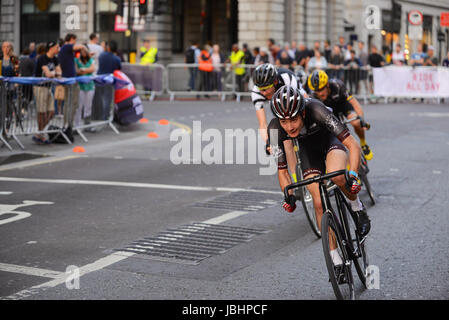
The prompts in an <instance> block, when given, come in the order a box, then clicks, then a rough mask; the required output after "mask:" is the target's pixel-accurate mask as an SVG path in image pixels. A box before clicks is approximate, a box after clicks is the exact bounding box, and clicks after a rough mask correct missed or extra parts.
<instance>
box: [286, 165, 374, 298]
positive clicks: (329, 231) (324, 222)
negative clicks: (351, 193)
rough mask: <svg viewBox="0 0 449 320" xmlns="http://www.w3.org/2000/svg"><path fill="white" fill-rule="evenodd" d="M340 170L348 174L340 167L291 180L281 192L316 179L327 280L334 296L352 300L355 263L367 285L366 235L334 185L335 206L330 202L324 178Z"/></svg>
mask: <svg viewBox="0 0 449 320" xmlns="http://www.w3.org/2000/svg"><path fill="white" fill-rule="evenodd" d="M342 174H345V175H347V170H339V171H335V172H331V173H328V174H324V175H318V176H314V177H313V178H309V179H306V180H301V181H299V182H296V183H292V184H290V185H288V186H287V187H285V189H284V196H285V199H287V198H288V196H289V190H292V189H296V188H303V187H305V186H306V185H309V184H311V183H318V185H319V190H320V198H321V203H322V207H323V216H322V219H321V240H322V245H323V253H324V258H325V261H326V267H327V271H328V273H329V280H330V282H331V284H332V288H333V290H334V293H335V296H336V297H337V299H339V300H343V299H344V300H355V289H354V278H353V273H352V265H353V264H354V266H355V269H356V271H357V274H358V276H359V278H360V281H361V282H362V283H363V285H364V286H365V288H366V287H367V275H368V267H369V261H368V255H367V250H366V236H364V237H362V236H361V235H360V234H359V232H358V230H357V225H358V224H357V221H358V217H357V214H356V213H355V212H354V211H353V210H352V209H351V206H350V205H348V203H347V201H346V199H345V197H344V195H343V193H342V191H341V190H340V188H334V189H333V193H334V196H335V203H336V205H335V208H336V210H334V208H333V207H332V205H331V201H330V193H329V191H328V188H327V182H328V180H330V179H331V178H333V177H337V176H339V175H342ZM348 213H349V214H348ZM331 239H332V240H333V241H334V242H335V243H336V245H337V250H338V253H339V254H340V257H341V258H342V260H343V264H342V265H341V266H340V267H339V268H336V267H334V263H333V261H332V257H331V253H330V251H331V250H330V244H329V241H330V240H331Z"/></svg>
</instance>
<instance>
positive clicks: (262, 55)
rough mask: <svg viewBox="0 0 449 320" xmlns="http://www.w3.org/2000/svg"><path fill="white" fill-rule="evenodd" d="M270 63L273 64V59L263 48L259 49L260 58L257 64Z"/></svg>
mask: <svg viewBox="0 0 449 320" xmlns="http://www.w3.org/2000/svg"><path fill="white" fill-rule="evenodd" d="M264 63H271V64H273V57H272V56H271V54H270V53H269V51H268V49H267V48H265V47H262V48H260V58H259V61H258V63H257V64H264Z"/></svg>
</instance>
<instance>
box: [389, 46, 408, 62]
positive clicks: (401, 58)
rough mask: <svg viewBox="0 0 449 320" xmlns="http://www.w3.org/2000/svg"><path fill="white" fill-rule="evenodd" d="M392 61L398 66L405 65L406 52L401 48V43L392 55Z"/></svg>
mask: <svg viewBox="0 0 449 320" xmlns="http://www.w3.org/2000/svg"><path fill="white" fill-rule="evenodd" d="M391 61H392V63H393V64H394V65H396V66H403V65H405V54H404V51H402V50H401V45H400V44H399V43H398V44H397V45H396V50H395V51H394V52H393V54H392V56H391Z"/></svg>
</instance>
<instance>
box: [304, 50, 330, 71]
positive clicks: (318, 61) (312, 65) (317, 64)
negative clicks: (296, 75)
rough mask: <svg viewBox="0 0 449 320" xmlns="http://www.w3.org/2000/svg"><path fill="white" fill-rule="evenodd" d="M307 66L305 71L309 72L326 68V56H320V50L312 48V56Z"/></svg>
mask: <svg viewBox="0 0 449 320" xmlns="http://www.w3.org/2000/svg"><path fill="white" fill-rule="evenodd" d="M307 68H308V69H307V71H309V72H311V71H313V70H314V69H326V68H327V61H326V58H325V57H322V56H321V52H320V51H319V50H316V49H315V50H314V56H313V57H312V58H310V60H309V63H308V65H307Z"/></svg>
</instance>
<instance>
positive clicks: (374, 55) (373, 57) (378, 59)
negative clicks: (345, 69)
mask: <svg viewBox="0 0 449 320" xmlns="http://www.w3.org/2000/svg"><path fill="white" fill-rule="evenodd" d="M368 64H369V65H370V67H371V68H381V67H383V66H384V65H385V59H384V57H382V56H381V55H380V54H379V53H378V52H377V47H376V46H375V45H373V46H372V47H371V53H370V55H369V56H368ZM369 81H370V90H371V94H372V93H374V90H373V89H374V88H373V75H372V73H371V74H370V76H369Z"/></svg>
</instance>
